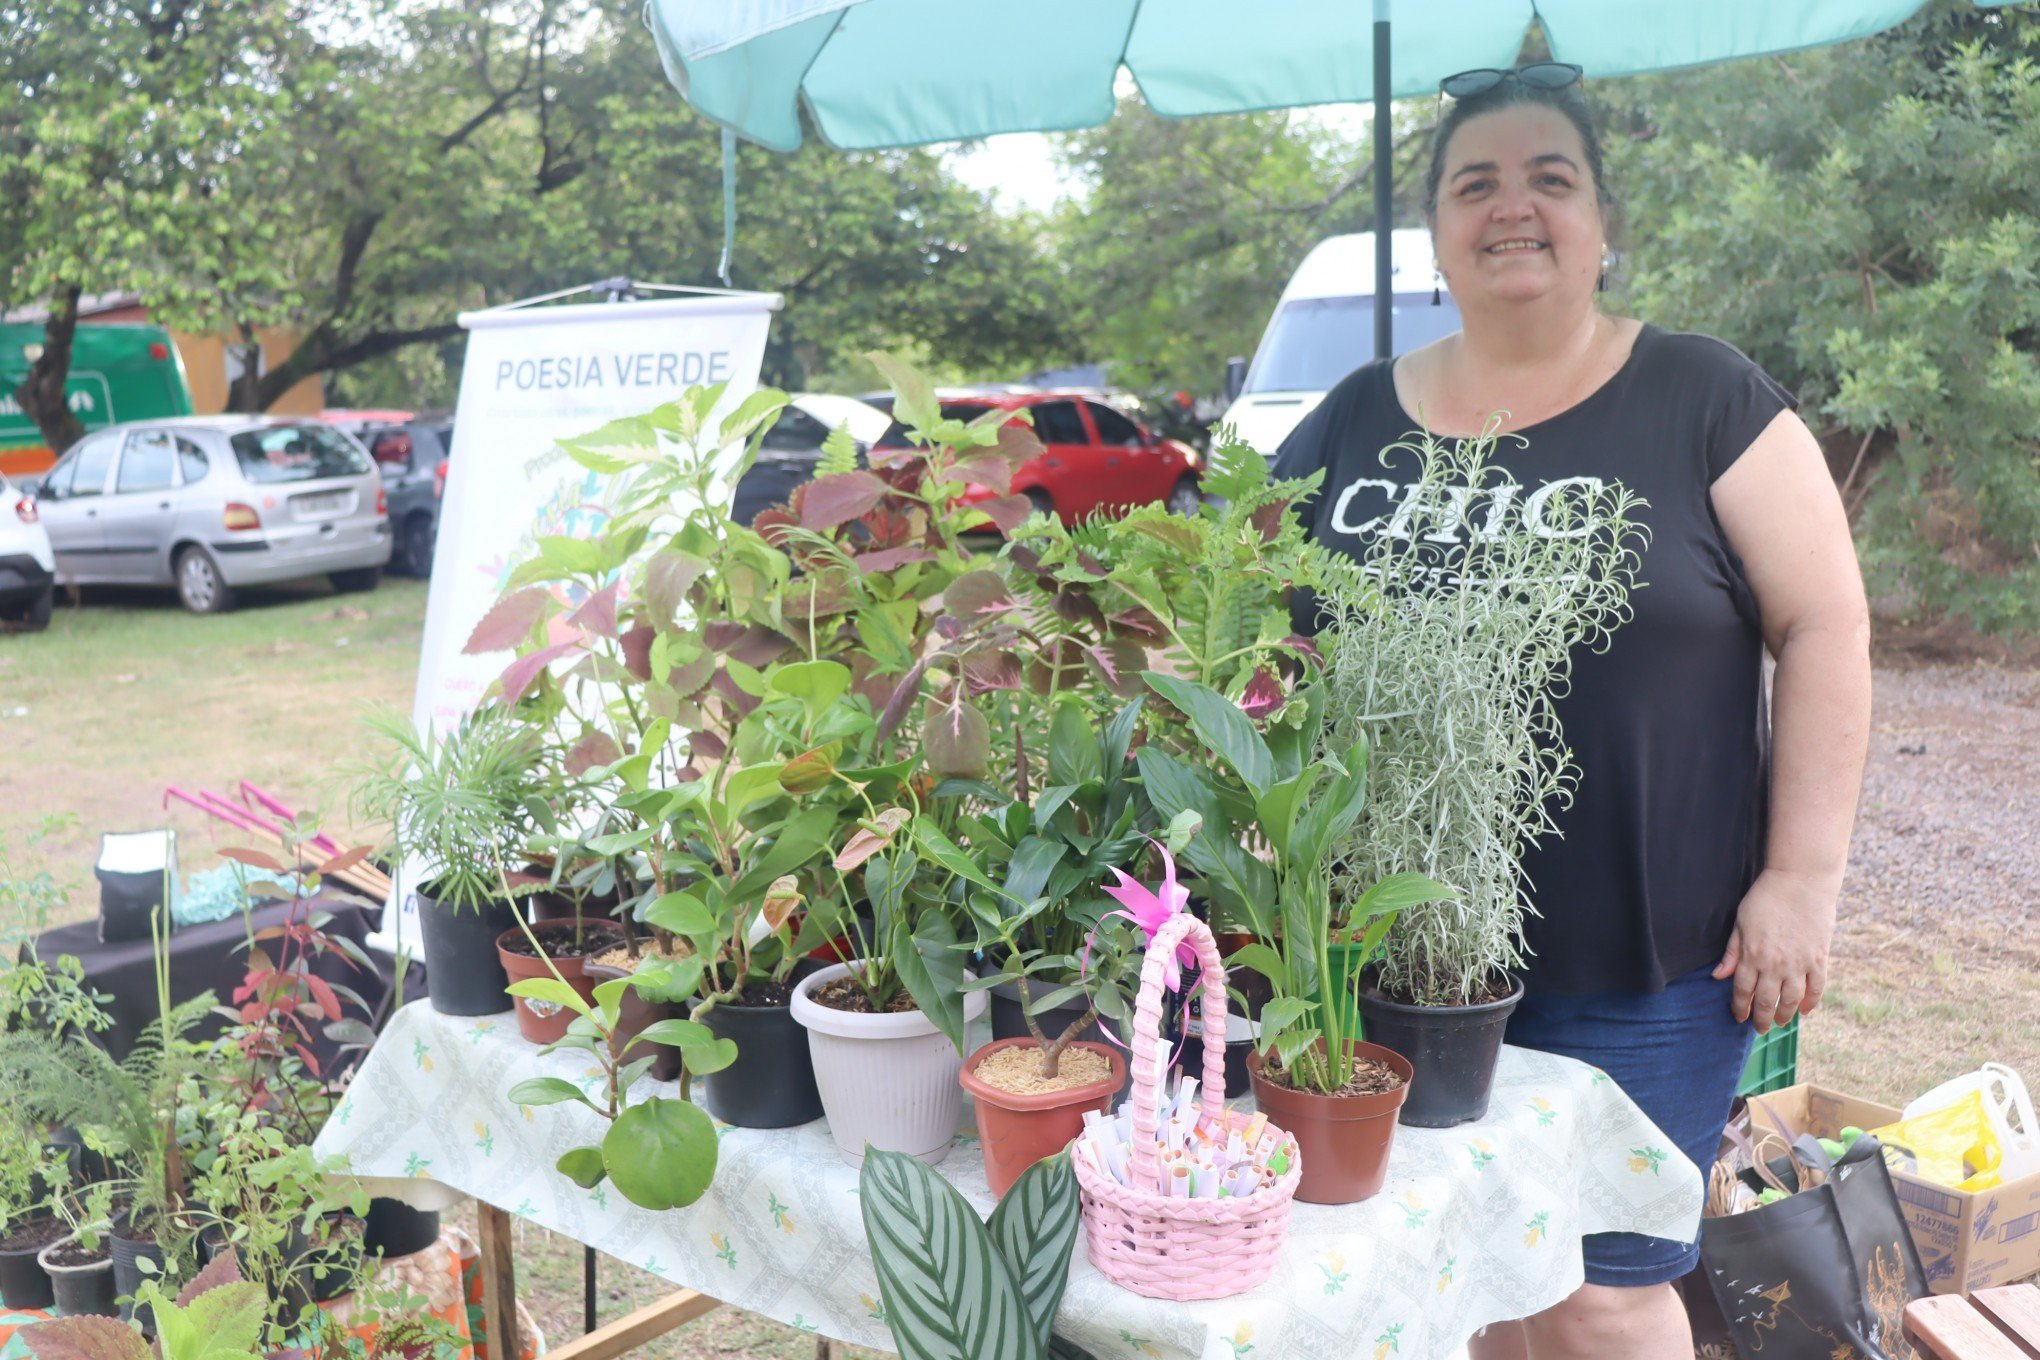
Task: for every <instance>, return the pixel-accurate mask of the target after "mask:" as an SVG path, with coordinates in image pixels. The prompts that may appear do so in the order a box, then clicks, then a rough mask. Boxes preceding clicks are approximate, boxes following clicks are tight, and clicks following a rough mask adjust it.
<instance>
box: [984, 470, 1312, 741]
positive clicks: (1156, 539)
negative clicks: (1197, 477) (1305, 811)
mask: <svg viewBox="0 0 2040 1360" xmlns="http://www.w3.org/2000/svg"><path fill="white" fill-rule="evenodd" d="M1321 477H1322V474H1321V473H1314V474H1312V475H1311V476H1310V477H1308V478H1303V479H1293V480H1281V481H1277V480H1275V479H1273V478H1272V477H1271V476H1270V474H1269V470H1268V464H1267V461H1266V460H1265V459H1263V458H1262V457H1261V455H1260V454H1259V453H1257V452H1255V451H1254V450H1253V449H1252V448H1251V447H1249V446H1247V445H1245V444H1242V443H1239V442H1237V441H1233V440H1224V441H1222V442H1220V443H1219V444H1218V445H1217V446H1216V447H1215V448H1214V449H1213V450H1212V452H1211V455H1210V458H1209V461H1208V464H1207V466H1206V469H1205V472H1204V477H1203V481H1202V483H1201V489H1202V491H1203V492H1204V501H1203V504H1202V506H1201V508H1200V509H1199V510H1198V512H1197V513H1196V514H1194V515H1178V514H1173V513H1171V512H1169V511H1168V510H1167V509H1165V508H1163V507H1161V506H1154V505H1150V506H1140V507H1136V508H1135V509H1133V510H1130V511H1128V512H1127V513H1126V514H1125V515H1124V516H1123V517H1121V518H1118V519H1097V520H1092V521H1089V522H1086V523H1083V524H1079V525H1075V526H1064V525H1063V524H1061V523H1059V522H1057V521H1055V520H1054V519H1052V518H1048V517H1041V518H1036V519H1033V520H1030V521H1028V522H1027V523H1026V524H1025V525H1023V526H1022V527H1021V528H1020V529H1018V530H1017V531H1015V533H1014V534H1013V537H1012V541H1011V543H1010V544H1009V545H1008V547H1007V549H1006V553H1005V568H1006V571H1005V574H1006V577H1007V579H1008V581H1009V582H1010V584H1011V588H1012V591H1013V595H1014V598H1015V601H1016V605H1017V609H1018V612H1019V615H1020V618H1021V619H1022V621H1023V622H1024V624H1025V626H1026V627H1027V628H1028V629H1029V630H1030V632H1031V633H1032V634H1034V635H1036V636H1038V637H1039V639H1040V642H1039V646H1038V647H1037V649H1036V650H1035V652H1034V653H1033V654H1032V656H1031V658H1030V660H1029V662H1028V679H1029V681H1030V683H1031V684H1033V685H1034V687H1035V688H1036V689H1037V690H1038V691H1041V692H1044V693H1052V694H1063V693H1068V694H1073V695H1076V696H1078V697H1080V698H1081V699H1082V700H1083V701H1084V702H1086V703H1087V704H1090V705H1092V706H1093V707H1094V708H1096V709H1098V710H1099V717H1100V719H1101V720H1102V719H1103V717H1104V715H1105V713H1107V712H1109V711H1110V710H1111V708H1112V707H1113V706H1115V705H1116V704H1118V703H1121V702H1124V700H1125V699H1126V698H1128V697H1131V696H1133V695H1137V694H1141V693H1143V692H1144V690H1143V688H1142V684H1141V679H1140V676H1141V672H1142V671H1143V670H1146V669H1148V668H1150V667H1157V668H1161V669H1165V670H1167V671H1169V672H1170V673H1171V674H1174V675H1179V676H1182V677H1185V678H1186V679H1189V680H1193V681H1196V682H1198V683H1200V684H1204V685H1209V686H1211V687H1212V688H1214V689H1217V690H1219V691H1220V692H1221V693H1223V694H1225V695H1226V696H1228V697H1229V698H1233V699H1237V700H1240V701H1242V702H1244V703H1245V704H1247V705H1248V707H1249V708H1250V709H1251V710H1253V711H1256V712H1259V713H1263V714H1265V713H1266V712H1269V711H1272V709H1273V708H1275V707H1279V705H1280V700H1281V692H1282V689H1283V685H1282V683H1281V681H1282V677H1284V676H1286V675H1289V674H1292V673H1294V672H1295V671H1296V670H1297V669H1298V667H1299V665H1300V664H1302V665H1306V666H1307V665H1311V664H1314V663H1315V660H1316V656H1317V652H1316V647H1315V644H1313V643H1312V642H1311V641H1310V640H1309V639H1307V638H1304V637H1300V636H1298V635H1296V634H1295V633H1294V632H1293V631H1292V629H1291V625H1290V610H1289V599H1290V596H1291V594H1292V592H1296V591H1314V590H1316V589H1318V588H1320V587H1322V586H1323V585H1325V584H1326V582H1327V580H1328V577H1329V576H1330V574H1332V573H1334V572H1336V571H1337V570H1338V567H1337V565H1336V564H1335V563H1334V562H1333V561H1332V559H1331V558H1330V557H1329V555H1328V554H1326V553H1325V551H1324V550H1323V549H1322V548H1320V547H1318V546H1317V545H1316V544H1315V543H1313V542H1312V541H1311V540H1310V539H1309V538H1308V537H1307V536H1306V534H1305V533H1304V529H1303V525H1302V522H1301V520H1300V519H1299V517H1298V516H1297V514H1296V513H1295V511H1296V507H1297V505H1298V504H1299V503H1300V502H1302V501H1304V500H1306V499H1308V498H1309V497H1310V496H1312V495H1314V494H1315V493H1316V489H1317V485H1318V482H1319V481H1320V479H1321ZM1168 717H1169V715H1168V714H1166V713H1163V712H1157V711H1154V710H1152V709H1151V710H1150V711H1149V712H1148V714H1147V716H1146V720H1145V723H1144V727H1145V735H1146V736H1147V738H1148V739H1149V740H1151V741H1154V742H1158V743H1160V744H1161V745H1163V746H1164V747H1166V748H1168V749H1170V750H1171V751H1174V752H1176V753H1177V754H1189V753H1191V747H1190V738H1189V735H1188V733H1187V732H1186V731H1185V730H1184V729H1183V728H1182V727H1181V725H1180V724H1174V723H1171V722H1169V721H1168V720H1167V719H1168ZM1029 735H1030V736H1035V735H1037V734H1035V733H1030V734H1029Z"/></svg>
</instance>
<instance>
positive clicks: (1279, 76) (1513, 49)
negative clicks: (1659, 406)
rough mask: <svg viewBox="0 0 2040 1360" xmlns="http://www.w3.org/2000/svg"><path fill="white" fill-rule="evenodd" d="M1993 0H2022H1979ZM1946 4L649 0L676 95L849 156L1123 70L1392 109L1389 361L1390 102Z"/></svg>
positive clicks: (1729, 52)
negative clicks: (1462, 81)
mask: <svg viewBox="0 0 2040 1360" xmlns="http://www.w3.org/2000/svg"><path fill="white" fill-rule="evenodd" d="M1976 2H1977V3H1978V4H1983V5H1994V4H2002V3H2008V2H2009V0H1976ZM1924 7H1925V0H1258V3H1242V2H1241V0H1019V2H1018V3H1015V2H1014V0H647V4H646V10H645V19H646V23H647V25H648V26H649V27H650V28H651V30H652V36H653V39H654V40H655V42H656V43H657V44H658V49H659V57H660V60H661V61H662V62H663V63H664V65H665V69H666V74H667V76H668V78H669V79H671V80H672V82H673V84H674V86H675V87H676V88H677V89H678V90H679V91H680V92H681V94H682V95H684V96H685V97H686V99H687V101H688V103H690V104H692V105H693V106H694V107H695V108H696V109H697V110H699V111H700V112H701V113H702V114H704V115H705V116H707V117H708V118H709V119H710V120H712V121H713V122H715V123H717V124H719V125H720V126H721V127H722V128H723V129H724V130H725V134H726V141H725V146H726V148H727V146H728V145H729V143H728V141H727V136H728V135H731V134H733V135H734V136H739V137H743V138H746V139H748V140H750V141H753V142H757V143H758V144H760V145H762V146H766V147H770V148H772V149H774V150H779V151H791V150H792V149H794V148H795V147H797V146H799V145H800V141H801V123H800V115H799V112H798V109H799V106H800V105H801V104H802V103H805V104H806V105H807V109H808V113H809V116H810V117H811V118H812V119H813V121H814V124H815V127H816V128H817V129H818V130H819V131H820V133H821V135H822V136H823V137H824V138H825V139H826V140H827V141H828V142H829V144H830V145H832V146H836V147H839V148H841V149H843V150H846V151H863V150H875V149H878V148H881V147H900V146H921V145H925V144H927V143H931V142H953V141H961V140H964V139H966V138H976V137H988V136H992V135H994V134H997V133H1004V132H1050V131H1063V130H1068V129H1072V128H1084V127H1094V126H1096V125H1098V124H1100V123H1103V122H1104V121H1106V120H1107V119H1108V118H1110V117H1111V116H1112V111H1113V108H1114V89H1113V87H1114V82H1115V80H1116V78H1117V76H1118V72H1119V69H1120V68H1121V67H1122V66H1123V67H1125V68H1126V70H1127V71H1128V72H1129V73H1130V74H1131V76H1132V78H1133V80H1134V81H1135V82H1136V84H1137V85H1138V86H1139V88H1140V93H1141V96H1142V97H1143V98H1144V99H1146V101H1147V104H1148V107H1149V108H1151V109H1153V110H1154V111H1155V112H1156V113H1158V114H1161V115H1163V116H1164V117H1170V118H1187V117H1193V116H1197V115H1202V114H1213V113H1246V112H1250V111H1254V110H1259V109H1284V108H1299V107H1304V106H1308V105H1316V104H1354V103H1362V102H1366V101H1370V100H1371V101H1372V102H1373V104H1374V106H1375V117H1374V144H1375V156H1374V208H1375V229H1374V243H1375V252H1376V266H1375V275H1374V277H1375V287H1376V289H1377V294H1378V296H1377V299H1376V306H1375V313H1374V315H1375V346H1376V351H1377V353H1379V354H1382V355H1386V354H1387V353H1388V352H1389V340H1390V336H1389V326H1390V322H1391V315H1392V314H1391V309H1390V307H1389V305H1388V297H1387V292H1388V290H1389V288H1390V287H1391V283H1390V272H1391V271H1390V263H1389V243H1390V238H1389V228H1390V225H1391V223H1390V216H1389V215H1390V207H1391V203H1390V198H1391V188H1392V186H1391V183H1390V179H1389V170H1390V167H1389V157H1388V154H1387V147H1388V137H1389V117H1388V102H1389V100H1390V99H1392V98H1395V97H1398V96H1408V95H1419V94H1431V93H1435V92H1436V90H1437V88H1438V82H1439V81H1440V80H1442V79H1443V78H1444V77H1446V76H1448V75H1451V74H1452V73H1454V72H1456V71H1464V70H1468V69H1471V68H1474V67H1481V66H1493V67H1507V66H1511V65H1513V64H1514V63H1515V59H1516V54H1517V53H1518V52H1519V51H1520V50H1521V49H1522V45H1523V40H1524V37H1525V35H1526V33H1527V32H1528V30H1529V28H1530V25H1531V24H1532V23H1533V22H1535V23H1537V24H1539V25H1540V26H1541V27H1542V29H1543V32H1544V36H1545V39H1546V42H1547V45H1548V46H1549V48H1550V52H1551V57H1552V59H1553V60H1555V61H1566V62H1572V63H1574V64H1575V65H1578V66H1580V67H1581V68H1583V69H1584V70H1585V72H1586V74H1587V75H1588V76H1589V77H1602V76H1620V75H1635V74H1638V73H1640V72H1645V71H1668V70H1674V69H1676V68H1678V67H1682V66H1698V65H1702V64H1705V63H1708V62H1717V61H1727V60H1731V59H1734V58H1738V57H1755V56H1764V55H1768V54H1772V53H1778V52H1790V51H1795V50H1798V49H1801V48H1808V47H1819V46H1823V45H1825V44H1828V43H1834V42H1841V41H1844V40H1846V39H1850V38H1861V37H1865V36H1868V35H1869V34H1872V33H1877V32H1880V31H1882V30H1884V29H1887V28H1890V27H1892V26H1893V25H1895V24H1898V23H1901V22H1903V21H1904V20H1906V19H1908V18H1910V17H1911V16H1912V15H1913V14H1915V13H1916V12H1918V11H1919V10H1920V9H1922V8H1924Z"/></svg>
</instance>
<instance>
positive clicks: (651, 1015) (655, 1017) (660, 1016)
mask: <svg viewBox="0 0 2040 1360" xmlns="http://www.w3.org/2000/svg"><path fill="white" fill-rule="evenodd" d="M629 976H630V974H629V973H626V972H624V971H623V970H622V969H621V968H611V967H609V966H608V965H607V964H601V963H591V964H589V965H588V966H587V967H586V968H584V969H583V970H582V973H581V977H582V979H583V980H584V981H585V982H586V983H587V984H588V993H589V996H590V998H591V999H592V997H593V995H594V991H595V986H596V984H597V983H602V982H609V981H612V980H613V979H616V978H627V977H629ZM686 1018H687V1008H686V1007H684V1006H678V1005H674V1004H672V1003H671V1002H666V1001H647V1000H645V999H644V997H642V996H640V995H639V994H638V989H637V988H635V987H626V988H624V990H623V999H622V1000H621V1001H620V1002H618V1003H617V1007H616V1033H617V1037H618V1039H619V1042H620V1044H621V1051H622V1052H623V1053H624V1055H625V1060H626V1062H636V1061H637V1060H638V1059H639V1058H650V1059H652V1070H651V1077H652V1080H653V1081H678V1080H679V1079H680V1050H679V1049H677V1048H674V1047H672V1046H671V1045H669V1044H643V1045H640V1046H639V1047H638V1049H637V1051H636V1052H631V1051H630V1041H631V1040H633V1039H635V1038H636V1037H637V1036H638V1035H640V1034H643V1033H644V1032H645V1030H646V1029H648V1028H650V1027H651V1026H652V1025H654V1024H656V1023H657V1022H659V1021H661V1020H685V1019H686Z"/></svg>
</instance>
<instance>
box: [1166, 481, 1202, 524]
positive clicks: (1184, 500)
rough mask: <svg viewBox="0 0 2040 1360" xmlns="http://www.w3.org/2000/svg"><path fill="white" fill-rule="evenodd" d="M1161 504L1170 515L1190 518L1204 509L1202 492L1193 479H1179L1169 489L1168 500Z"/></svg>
mask: <svg viewBox="0 0 2040 1360" xmlns="http://www.w3.org/2000/svg"><path fill="white" fill-rule="evenodd" d="M1163 504H1165V505H1166V506H1168V508H1169V513H1170V514H1172V515H1183V516H1186V517H1187V516H1190V515H1194V514H1196V513H1197V512H1198V511H1199V510H1201V509H1203V508H1204V491H1203V489H1202V488H1201V487H1199V486H1198V485H1197V479H1196V478H1195V477H1179V478H1177V479H1176V484H1175V485H1174V486H1172V487H1170V488H1169V498H1168V500H1166V501H1164V502H1163Z"/></svg>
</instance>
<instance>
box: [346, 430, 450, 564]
mask: <svg viewBox="0 0 2040 1360" xmlns="http://www.w3.org/2000/svg"><path fill="white" fill-rule="evenodd" d="M319 418H320V419H321V420H324V421H325V422H326V423H327V424H329V425H337V426H339V427H340V428H341V429H343V430H345V431H347V433H349V434H351V435H353V436H354V437H355V439H357V440H359V441H360V442H361V444H362V446H363V447H364V448H366V449H367V450H368V452H369V456H371V457H372V458H374V459H375V465H376V467H377V469H378V470H380V471H381V473H382V479H383V489H384V490H385V491H386V492H388V493H389V500H390V532H391V533H392V534H393V535H395V541H394V542H393V544H392V545H391V549H390V570H391V571H394V572H399V573H401V574H403V575H405V576H416V577H419V578H420V579H423V578H425V577H428V576H430V575H431V574H432V552H433V548H434V545H435V544H436V543H437V542H438V539H439V502H440V498H441V497H443V496H444V495H445V494H446V460H447V458H448V456H449V455H450V454H451V453H452V452H453V422H452V421H450V420H445V419H440V420H432V419H428V418H424V417H420V416H418V415H416V414H414V413H413V412H410V411H325V412H321V413H320V416H319Z"/></svg>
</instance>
